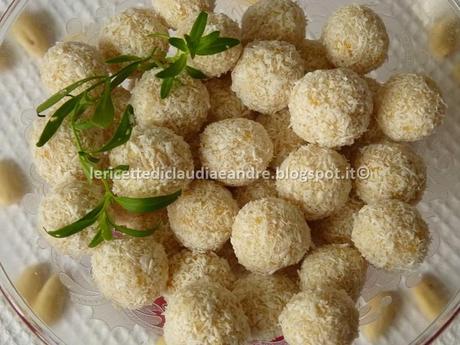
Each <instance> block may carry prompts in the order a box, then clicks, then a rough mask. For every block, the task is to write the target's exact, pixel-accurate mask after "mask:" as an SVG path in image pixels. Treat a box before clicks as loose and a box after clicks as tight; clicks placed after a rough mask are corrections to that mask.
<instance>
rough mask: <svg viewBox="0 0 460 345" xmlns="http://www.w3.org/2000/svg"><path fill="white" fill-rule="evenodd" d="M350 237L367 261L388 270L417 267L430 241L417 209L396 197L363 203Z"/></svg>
mask: <svg viewBox="0 0 460 345" xmlns="http://www.w3.org/2000/svg"><path fill="white" fill-rule="evenodd" d="M352 239H353V243H354V244H355V246H356V248H358V250H359V251H360V252H361V254H362V255H363V256H364V257H365V258H366V260H367V261H369V263H371V264H372V265H374V266H375V267H378V268H383V269H386V270H389V271H394V270H411V269H414V268H415V267H417V266H418V265H419V264H421V263H422V262H423V261H424V259H425V257H426V255H427V252H428V247H429V245H430V242H431V240H430V233H429V230H428V226H427V224H426V223H425V221H424V220H423V219H422V217H421V216H420V214H419V212H418V211H417V209H415V208H414V207H413V206H410V205H409V204H406V203H404V202H402V201H399V200H385V201H382V202H379V203H375V204H372V205H366V206H364V207H363V208H362V209H361V210H360V211H359V212H358V214H357V216H356V218H355V222H354V225H353V233H352Z"/></svg>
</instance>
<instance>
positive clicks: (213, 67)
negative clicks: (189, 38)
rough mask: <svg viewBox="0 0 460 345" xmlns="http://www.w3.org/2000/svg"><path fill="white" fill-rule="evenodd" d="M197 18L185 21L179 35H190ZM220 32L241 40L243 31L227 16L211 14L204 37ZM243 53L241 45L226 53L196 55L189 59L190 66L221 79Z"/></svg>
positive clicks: (223, 35)
mask: <svg viewBox="0 0 460 345" xmlns="http://www.w3.org/2000/svg"><path fill="white" fill-rule="evenodd" d="M195 20H196V18H194V17H189V18H188V19H186V20H184V21H183V22H182V23H181V24H180V25H179V28H178V35H179V36H181V37H182V36H184V35H185V34H188V33H190V31H191V30H192V27H193V24H194V23H195ZM215 31H219V32H220V36H221V37H229V38H235V39H237V40H241V29H240V27H239V25H238V23H237V22H235V21H234V20H232V19H230V18H229V17H228V16H227V15H225V14H222V13H219V14H215V13H209V14H208V22H207V25H206V29H205V30H204V35H209V34H210V33H212V32H215ZM242 51H243V46H242V45H241V44H239V45H237V46H235V47H232V48H230V49H227V50H226V51H224V52H221V53H218V54H213V55H204V56H200V55H196V56H195V57H194V58H193V59H192V58H189V65H190V66H192V67H194V68H196V69H199V70H200V71H201V72H203V73H204V74H205V75H206V76H208V77H210V78H214V77H220V76H221V75H222V74H225V73H227V72H228V71H230V70H232V69H233V67H235V65H236V63H237V62H238V59H239V58H240V56H241V53H242Z"/></svg>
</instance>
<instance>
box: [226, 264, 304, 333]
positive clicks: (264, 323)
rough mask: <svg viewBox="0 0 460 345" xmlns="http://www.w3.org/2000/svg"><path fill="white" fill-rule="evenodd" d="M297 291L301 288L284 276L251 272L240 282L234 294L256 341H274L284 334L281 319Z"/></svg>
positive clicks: (237, 282) (238, 281)
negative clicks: (280, 316)
mask: <svg viewBox="0 0 460 345" xmlns="http://www.w3.org/2000/svg"><path fill="white" fill-rule="evenodd" d="M297 292H298V288H297V286H296V285H295V284H294V283H293V282H292V281H291V280H290V279H289V278H288V277H285V276H283V275H280V274H274V275H271V276H266V275H260V274H255V273H250V274H248V275H246V276H245V277H243V278H240V279H238V280H237V281H236V283H235V287H234V289H233V293H234V294H235V296H236V298H237V299H238V301H239V302H240V303H241V306H242V307H243V310H244V313H245V315H246V316H247V317H248V319H249V326H250V327H251V338H252V339H254V340H265V341H271V340H273V339H275V338H276V337H279V336H280V335H281V334H282V333H281V327H280V326H279V323H278V317H279V315H280V314H281V312H282V311H283V308H284V307H285V306H286V304H287V303H288V302H289V300H290V299H291V298H292V297H293V296H294V295H295V294H296V293H297Z"/></svg>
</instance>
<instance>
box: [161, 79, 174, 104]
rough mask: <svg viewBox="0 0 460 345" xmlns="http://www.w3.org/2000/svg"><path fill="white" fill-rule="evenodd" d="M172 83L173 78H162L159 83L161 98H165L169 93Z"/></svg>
mask: <svg viewBox="0 0 460 345" xmlns="http://www.w3.org/2000/svg"><path fill="white" fill-rule="evenodd" d="M173 85H174V78H168V79H164V80H163V82H162V83H161V92H160V96H161V99H166V98H168V96H169V95H170V94H171V90H172V87H173Z"/></svg>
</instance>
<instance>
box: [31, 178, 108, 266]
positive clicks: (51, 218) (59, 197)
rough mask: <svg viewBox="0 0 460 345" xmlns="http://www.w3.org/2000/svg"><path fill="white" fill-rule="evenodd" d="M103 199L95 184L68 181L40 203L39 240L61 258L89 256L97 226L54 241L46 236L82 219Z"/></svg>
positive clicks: (56, 187)
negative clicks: (48, 244) (54, 250)
mask: <svg viewBox="0 0 460 345" xmlns="http://www.w3.org/2000/svg"><path fill="white" fill-rule="evenodd" d="M103 197H104V189H103V188H102V187H101V186H100V185H98V184H97V183H93V184H92V185H89V184H88V183H87V182H86V180H82V181H80V180H69V181H65V182H63V183H60V184H58V185H56V186H55V187H54V188H53V189H52V190H51V191H50V192H49V193H48V194H46V195H45V197H44V198H43V199H42V200H41V202H40V206H39V210H38V223H39V229H40V232H42V234H43V237H44V238H45V239H46V240H47V241H48V242H49V243H50V244H51V245H52V246H53V247H54V248H56V249H57V250H58V251H59V252H60V253H62V254H64V255H69V256H72V257H74V258H79V257H81V256H82V255H86V254H90V253H92V250H91V249H90V248H89V247H88V245H89V243H90V242H91V240H92V239H93V237H94V236H95V235H96V232H97V229H96V228H97V225H92V226H90V227H88V228H87V229H85V231H81V232H79V233H77V234H75V235H73V236H70V237H66V238H55V237H52V236H50V235H48V234H47V232H49V231H54V230H58V229H61V228H63V227H64V226H67V225H70V224H72V223H73V222H76V221H77V220H79V219H81V218H83V217H84V216H85V215H86V214H87V213H89V212H90V211H92V210H93V209H94V208H96V206H98V205H99V203H100V202H101V200H102V199H103Z"/></svg>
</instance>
